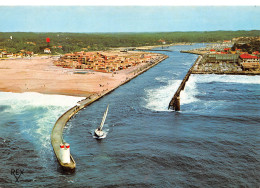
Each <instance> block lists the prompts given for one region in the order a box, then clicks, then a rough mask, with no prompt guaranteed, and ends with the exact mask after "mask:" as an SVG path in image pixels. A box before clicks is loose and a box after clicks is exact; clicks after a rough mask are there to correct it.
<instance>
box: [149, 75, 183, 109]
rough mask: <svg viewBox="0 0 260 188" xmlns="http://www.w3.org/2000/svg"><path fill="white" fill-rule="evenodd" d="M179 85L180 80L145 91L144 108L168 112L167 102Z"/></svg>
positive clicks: (170, 81)
mask: <svg viewBox="0 0 260 188" xmlns="http://www.w3.org/2000/svg"><path fill="white" fill-rule="evenodd" d="M180 83H181V80H169V81H168V84H167V85H166V86H161V87H159V88H154V89H148V90H145V92H146V95H147V97H146V99H145V100H146V105H145V107H146V108H147V109H150V110H154V111H168V105H169V102H170V100H171V98H172V97H173V95H174V93H175V91H176V90H177V89H178V87H179V85H180ZM171 94H172V95H171Z"/></svg>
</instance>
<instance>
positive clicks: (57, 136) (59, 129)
mask: <svg viewBox="0 0 260 188" xmlns="http://www.w3.org/2000/svg"><path fill="white" fill-rule="evenodd" d="M167 58H168V56H166V55H163V56H162V58H160V59H158V60H157V61H156V62H154V63H152V64H150V65H149V66H145V67H142V68H143V69H142V70H141V71H139V72H138V73H136V74H132V76H131V77H129V78H128V79H126V80H125V81H123V82H122V83H121V84H119V85H118V86H116V87H115V88H112V89H110V90H107V91H105V92H102V93H101V94H94V95H91V96H89V97H87V98H85V99H83V100H81V101H79V102H78V105H75V106H73V107H72V108H70V109H69V110H68V111H66V112H65V113H64V114H62V115H61V116H60V117H59V118H58V120H57V121H56V123H55V125H54V127H53V129H52V132H51V144H52V147H53V150H54V153H55V155H56V158H57V161H58V163H59V165H60V166H61V167H62V168H63V170H64V171H67V172H74V171H75V168H76V162H75V161H74V159H73V157H72V155H71V156H70V158H71V162H70V163H69V164H64V163H62V162H61V159H60V144H61V143H64V140H63V136H62V135H63V129H64V127H65V125H66V123H67V122H68V121H69V120H70V118H71V117H72V116H73V115H75V114H76V113H77V112H78V111H80V110H81V109H83V108H85V107H86V106H88V105H90V104H91V103H93V102H95V101H97V100H99V99H100V98H102V97H104V96H105V95H107V94H109V93H111V92H112V91H114V90H115V89H117V88H118V87H120V86H121V85H124V84H126V83H128V82H129V81H131V80H132V79H133V78H135V77H137V76H139V75H140V74H142V73H144V72H146V71H147V70H149V69H150V68H152V67H154V66H155V65H157V64H159V63H160V62H162V61H163V60H165V59H167Z"/></svg>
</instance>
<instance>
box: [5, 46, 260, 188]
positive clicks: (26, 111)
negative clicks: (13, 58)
mask: <svg viewBox="0 0 260 188" xmlns="http://www.w3.org/2000/svg"><path fill="white" fill-rule="evenodd" d="M199 45H201V44H196V46H195V47H198V46H199ZM190 48H194V46H175V47H170V49H173V50H174V51H173V52H163V53H165V54H167V55H169V58H168V59H166V60H165V61H163V62H162V63H160V64H158V65H157V66H155V67H153V68H152V69H150V70H149V71H147V72H145V73H144V74H142V75H140V76H138V77H137V78H135V79H134V80H132V81H130V82H129V83H127V84H125V85H123V86H121V87H120V88H118V89H116V90H115V91H114V92H112V93H111V94H109V95H107V96H105V97H103V98H102V99H100V100H99V101H97V102H95V103H93V104H91V105H90V106H88V107H87V108H85V109H84V110H82V111H80V112H79V113H78V114H77V115H76V116H75V117H74V118H72V119H71V120H70V121H69V122H68V124H67V126H66V129H65V132H64V139H65V140H66V141H67V142H69V143H70V144H71V152H72V155H73V157H74V159H75V161H76V163H77V169H76V172H75V173H74V174H71V175H65V174H63V173H62V172H61V170H60V168H59V166H58V165H57V162H56V158H55V155H54V153H53V150H52V147H51V144H50V133H51V129H52V127H53V125H54V123H55V121H56V120H57V118H58V117H59V116H60V115H61V114H62V113H63V112H65V111H66V110H67V109H68V108H69V107H71V106H73V105H74V104H75V103H76V101H77V100H80V99H79V98H76V97H71V98H68V99H65V98H59V97H63V96H57V98H56V99H55V100H53V101H55V102H50V99H52V97H50V96H47V95H43V97H44V96H45V98H38V97H36V99H37V100H34V102H30V101H29V100H27V98H28V96H22V95H24V94H17V96H12V95H13V94H6V93H0V102H1V103H0V117H1V119H2V121H1V124H0V137H1V138H0V149H1V151H0V158H1V161H2V163H3V164H4V166H3V168H2V169H1V177H0V178H1V179H0V182H1V183H0V185H1V186H2V187H5V186H6V187H10V186H13V187H16V186H25V187H27V186H34V187H39V186H53V185H56V186H75V187H79V186H91V187H102V186H104V187H109V186H111V187H114V186H115V187H132V186H133V187H240V186H241V187H259V185H260V184H259V177H260V174H259V167H260V163H259V122H260V118H259V115H260V105H259V100H260V76H231V75H191V77H190V79H189V81H188V82H187V84H186V88H185V90H184V91H183V92H182V93H181V111H180V112H173V111H169V110H168V109H167V108H168V104H169V101H170V100H171V97H172V96H173V95H174V92H175V91H176V89H177V88H178V86H179V84H180V82H181V80H182V78H183V77H184V76H185V74H186V72H187V71H188V69H189V68H190V66H191V65H192V64H193V63H194V61H195V60H196V58H197V56H196V55H192V54H182V53H180V52H179V51H180V50H186V49H190ZM25 95H26V94H25ZM28 95H31V94H28ZM9 96H10V97H9ZM8 97H9V98H8ZM24 98H25V100H23V99H24ZM33 98H35V97H33ZM29 99H31V96H29ZM42 101H44V103H41V102H42ZM47 101H48V103H45V102H47ZM57 101H60V102H57ZM35 103H36V104H35ZM107 104H109V106H110V107H109V112H108V116H107V119H106V123H105V126H104V129H105V130H106V132H107V135H106V138H104V139H102V140H96V139H94V138H93V135H92V133H93V130H94V129H95V128H96V127H97V126H98V125H99V124H100V122H101V120H102V117H103V113H104V111H105V110H106V106H107ZM12 168H15V169H16V168H20V169H24V174H23V175H21V177H20V179H19V182H15V177H14V176H13V175H11V174H10V170H11V169H12Z"/></svg>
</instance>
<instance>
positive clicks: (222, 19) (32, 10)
mask: <svg viewBox="0 0 260 188" xmlns="http://www.w3.org/2000/svg"><path fill="white" fill-rule="evenodd" d="M0 14H1V16H0V23H1V24H0V32H78V33H93V32H174V31H216V30H233V31H236V30H260V21H259V20H260V6H253V5H251V6H57V5H55V6H35V5H33V6H32V5H31V6H17V5H12V6H6V5H4V6H3V5H2V6H0Z"/></svg>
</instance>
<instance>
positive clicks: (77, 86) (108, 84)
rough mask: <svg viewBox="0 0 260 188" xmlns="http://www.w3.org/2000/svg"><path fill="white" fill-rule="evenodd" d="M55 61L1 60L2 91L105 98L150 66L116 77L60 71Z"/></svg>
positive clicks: (134, 68) (108, 74)
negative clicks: (101, 96)
mask: <svg viewBox="0 0 260 188" xmlns="http://www.w3.org/2000/svg"><path fill="white" fill-rule="evenodd" d="M53 61H54V59H53V58H52V57H50V56H38V57H32V58H23V59H7V60H0V91H4V92H17V93H21V92H38V93H43V94H61V95H70V96H81V97H88V96H90V95H93V94H98V95H102V94H104V93H106V92H107V91H110V90H113V89H114V88H116V87H118V86H119V85H121V84H122V83H123V82H125V81H126V80H128V79H131V78H132V77H134V76H136V74H138V71H139V72H140V69H142V67H143V66H145V65H146V64H145V63H142V64H140V65H138V66H134V67H131V68H128V69H125V70H121V71H117V73H116V74H112V73H102V72H94V71H89V70H88V73H86V74H74V73H73V71H74V70H73V69H67V68H62V67H57V66H55V65H54V64H53ZM137 69H139V70H138V71H137ZM81 71H82V70H81Z"/></svg>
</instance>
